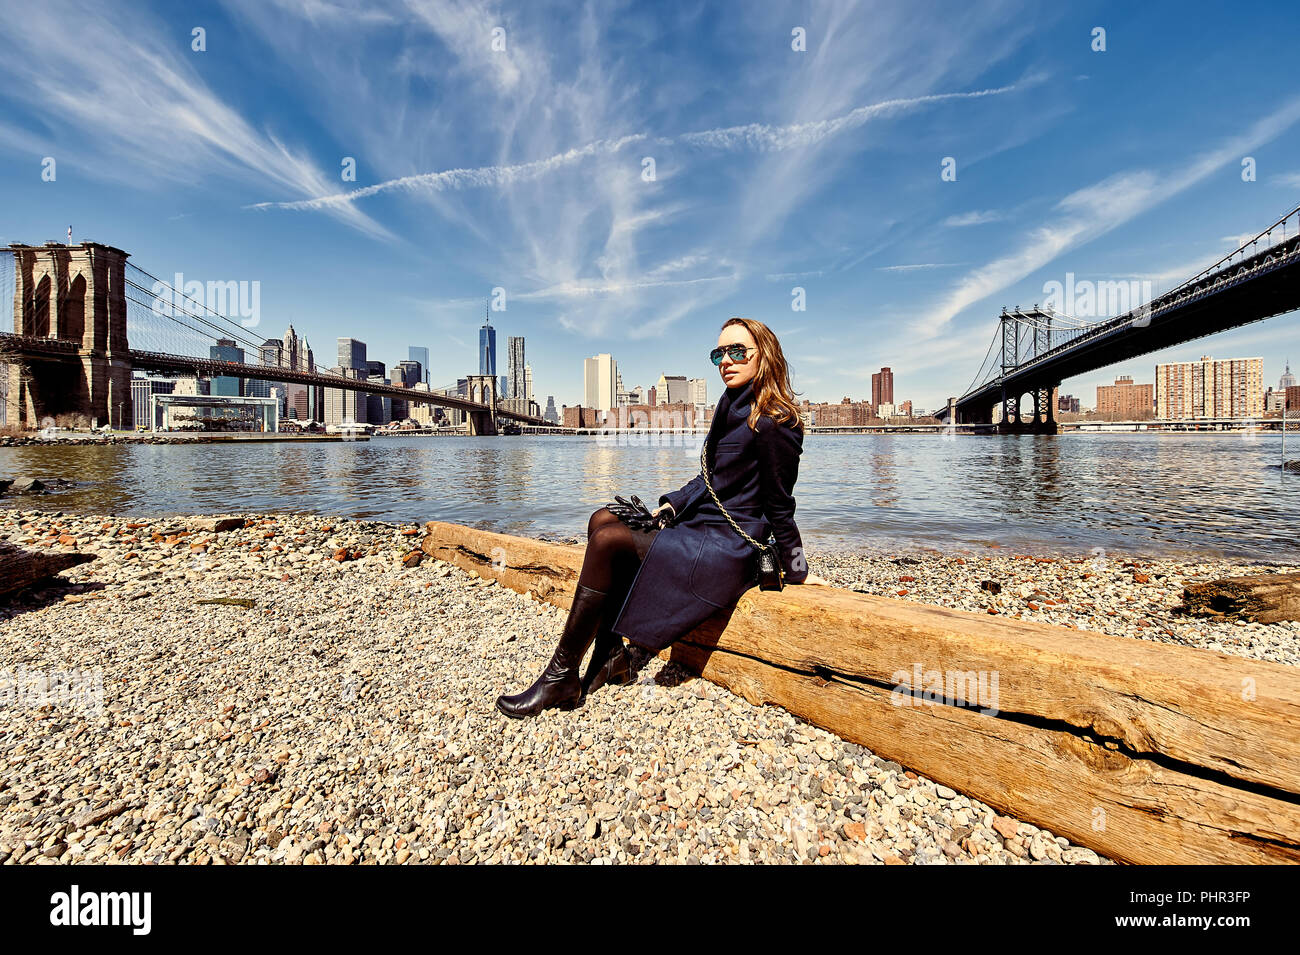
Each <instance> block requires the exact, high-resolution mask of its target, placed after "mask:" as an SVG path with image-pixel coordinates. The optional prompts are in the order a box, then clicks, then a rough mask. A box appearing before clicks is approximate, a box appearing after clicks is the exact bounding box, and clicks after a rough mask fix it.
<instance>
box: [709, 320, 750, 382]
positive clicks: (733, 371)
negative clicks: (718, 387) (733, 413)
mask: <svg viewBox="0 0 1300 955" xmlns="http://www.w3.org/2000/svg"><path fill="white" fill-rule="evenodd" d="M728 345H744V346H745V348H746V349H747V350H746V352H745V358H746V360H745V361H743V362H739V361H735V360H733V359H732V357H731V356H730V355H725V354H724V355H723V356H722V364H721V365H719V366H718V372H719V373H720V374H721V375H722V383H723V385H724V386H725V387H727V388H739V387H740V386H741V385H743V384H744V383H745V382H747V381H752V380H753V379H754V375H755V374H757V373H758V347H757V346H756V345H755V344H754V336H753V335H751V334H749V329H748V328H746V327H745V326H744V325H728V326H727V327H726V328H724V329H723V330H722V332H721V334H719V335H718V347H719V348H726V347H727V346H728Z"/></svg>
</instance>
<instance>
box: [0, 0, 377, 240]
mask: <svg viewBox="0 0 1300 955" xmlns="http://www.w3.org/2000/svg"><path fill="white" fill-rule="evenodd" d="M127 23H129V29H127V28H126V26H125V24H127ZM12 25H13V24H12V23H11V26H12ZM182 48H183V49H188V47H182ZM177 49H178V47H177V44H176V43H175V42H174V40H169V39H168V38H167V37H166V36H165V34H164V33H163V32H162V31H161V30H160V28H159V26H158V25H157V24H156V23H154V22H151V21H150V20H149V19H148V17H147V16H146V15H144V14H143V12H140V11H137V12H136V13H134V14H133V15H132V16H131V17H130V18H129V19H128V18H124V17H122V16H121V15H120V11H114V10H109V9H107V8H105V7H103V6H102V5H101V4H98V3H89V2H86V3H70V2H69V3H42V4H34V5H30V6H27V7H25V8H24V10H23V15H22V24H21V29H9V30H4V31H0V76H4V77H7V80H8V83H9V85H10V86H13V87H17V88H20V89H25V90H26V96H25V97H24V103H25V105H26V106H27V108H28V109H30V110H32V112H33V113H34V114H36V115H39V116H42V117H45V118H46V121H47V123H48V137H49V139H50V140H51V142H52V143H53V148H55V149H56V150H57V151H56V153H55V155H56V158H58V157H60V156H62V157H65V159H67V160H69V161H71V162H72V163H74V164H76V165H80V166H81V167H82V168H84V169H86V170H87V171H88V172H89V173H90V174H91V175H96V176H104V175H112V176H122V175H126V176H129V177H131V178H132V179H133V180H134V181H135V182H136V183H137V184H139V185H144V184H147V183H148V182H149V181H150V180H151V179H153V178H157V177H161V178H165V179H171V180H174V181H178V182H189V183H195V184H197V183H198V182H201V181H202V180H204V179H205V178H206V177H208V176H211V175H214V174H216V175H225V176H229V177H233V178H238V179H241V180H243V181H246V182H247V181H256V182H263V183H265V182H270V183H274V184H276V185H278V186H280V187H281V188H284V189H287V190H289V191H290V192H293V193H297V194H306V195H316V194H319V193H321V192H323V191H325V190H326V189H327V188H328V185H329V181H330V178H329V176H327V175H326V174H325V173H324V172H323V171H322V170H321V169H320V168H319V167H318V166H316V165H315V163H313V162H312V161H311V160H310V159H308V158H306V157H305V156H303V155H301V154H299V153H298V152H296V151H294V150H293V149H291V148H290V147H289V146H287V145H286V144H285V143H283V142H282V141H281V140H280V139H278V138H277V137H276V136H275V135H274V134H272V133H269V132H268V133H259V132H258V131H257V130H255V129H254V128H253V126H252V125H251V124H250V123H249V122H248V121H247V120H246V119H245V118H244V117H243V116H242V115H241V114H240V113H239V112H238V111H236V110H235V109H234V108H233V107H231V106H229V105H227V104H226V103H225V102H224V101H223V100H222V99H221V98H220V97H219V96H217V95H216V94H215V93H214V92H213V91H212V90H211V88H210V87H209V86H208V85H207V84H206V83H205V82H204V81H203V79H202V78H201V77H200V75H199V74H198V72H197V71H196V70H195V69H194V68H193V67H192V66H191V65H190V64H189V63H187V62H186V61H185V60H183V59H182V58H181V57H180V55H179V54H178V53H177ZM332 212H333V214H334V215H336V216H337V217H338V218H339V219H340V220H342V221H344V222H346V223H347V224H348V225H350V226H352V227H354V228H356V229H359V230H360V231H362V232H364V233H366V234H368V235H371V236H375V237H377V238H385V239H391V238H394V236H393V235H392V233H390V232H389V231H388V230H387V229H386V228H384V227H383V226H381V225H379V224H378V223H377V222H375V221H373V220H372V219H370V218H369V217H368V216H366V215H364V214H362V213H361V212H359V211H357V210H355V209H338V210H332Z"/></svg>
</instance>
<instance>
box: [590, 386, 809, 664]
mask: <svg viewBox="0 0 1300 955" xmlns="http://www.w3.org/2000/svg"><path fill="white" fill-rule="evenodd" d="M753 400H754V391H753V383H752V382H746V383H745V384H744V385H741V386H740V387H739V388H727V389H726V390H725V392H724V394H723V396H722V397H721V398H719V399H718V406H717V408H716V409H715V411H714V414H713V422H712V424H711V425H710V427H709V434H708V436H707V437H706V438H705V447H706V448H707V452H706V454H707V458H706V459H707V460H708V462H709V480H710V482H711V483H712V484H713V490H714V492H715V493H716V494H717V495H718V498H719V499H720V500H721V501H722V503H723V505H724V506H725V507H726V509H727V511H728V513H730V514H731V516H732V518H733V519H734V520H735V522H736V523H737V524H739V525H740V526H741V527H743V528H744V529H745V533H746V534H748V535H749V536H750V537H753V538H754V539H755V540H757V541H759V542H760V543H766V541H767V539H768V537H769V535H771V536H775V538H776V542H777V549H778V551H779V552H780V555H781V565H782V570H783V576H784V580H785V582H786V583H793V584H797V583H802V582H803V580H804V578H805V577H807V576H808V567H807V563H806V560H805V558H804V554H803V541H802V539H801V538H800V536H799V528H798V527H797V526H796V525H795V522H794V497H793V495H792V491H793V490H794V484H795V480H796V479H797V478H798V476H799V455H800V454H802V453H803V432H802V431H800V430H798V429H796V428H794V427H792V426H791V425H790V424H789V423H785V424H777V422H776V421H775V420H774V419H773V418H771V417H770V416H768V415H762V416H760V417H759V419H758V421H757V422H756V427H757V428H758V431H757V432H755V431H754V430H752V429H751V428H750V427H749V424H748V421H747V419H748V417H749V412H750V410H751V407H752V404H753ZM659 503H660V504H665V503H666V504H670V505H672V507H673V510H674V511H675V512H676V514H677V517H676V519H675V520H674V522H673V523H672V524H671V525H669V526H668V527H665V528H663V529H662V530H660V531H659V533H658V534H656V535H655V538H654V540H653V541H652V542H651V543H650V549H649V550H648V551H647V552H646V556H645V559H644V560H643V561H642V562H641V566H640V568H639V569H638V571H637V576H636V579H635V580H634V581H633V583H632V586H631V588H630V589H629V591H628V594H627V598H626V599H625V600H624V601H623V606H622V608H621V609H620V610H619V612H618V616H617V617H616V618H615V620H614V623H613V625H612V626H611V628H610V629H611V630H612V631H613V632H614V633H616V634H618V635H620V636H623V637H627V638H628V639H629V640H631V641H633V642H634V643H637V644H640V645H641V646H644V647H648V648H650V649H654V650H661V649H663V648H664V647H666V646H668V645H669V644H670V643H672V642H673V641H674V640H677V639H678V638H679V637H682V636H685V635H686V634H688V633H690V632H691V631H692V630H694V629H695V628H696V627H697V626H699V625H700V624H701V623H703V622H704V621H705V620H707V619H708V618H709V617H711V616H712V615H713V614H714V613H716V612H717V611H718V610H719V609H721V608H724V607H729V606H731V605H732V604H734V603H735V602H736V600H738V599H739V598H740V595H741V594H743V593H744V592H745V591H746V590H748V589H749V588H750V587H754V586H757V584H758V579H757V577H758V550H757V549H756V548H755V547H754V545H753V544H751V543H749V541H747V540H745V539H744V538H743V537H741V536H740V535H739V534H737V533H736V529H735V528H734V527H732V526H731V525H730V524H729V523H727V519H726V518H725V517H723V516H722V512H721V511H719V510H718V507H717V505H716V504H715V503H714V502H713V498H712V496H710V494H709V491H708V488H707V487H705V485H704V478H703V476H701V475H698V474H697V475H696V476H695V477H694V478H692V479H691V480H690V481H689V482H687V484H686V485H685V486H684V487H682V488H681V489H679V490H677V491H673V492H672V493H669V494H664V495H662V496H661V497H660V498H659Z"/></svg>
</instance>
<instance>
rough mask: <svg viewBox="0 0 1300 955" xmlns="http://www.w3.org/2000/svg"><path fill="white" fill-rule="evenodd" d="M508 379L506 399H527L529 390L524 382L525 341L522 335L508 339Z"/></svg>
mask: <svg viewBox="0 0 1300 955" xmlns="http://www.w3.org/2000/svg"><path fill="white" fill-rule="evenodd" d="M506 378H507V379H509V380H508V382H507V387H508V388H509V390H508V391H507V392H506V397H510V398H527V397H528V389H527V386H526V383H525V381H524V339H523V336H522V335H511V336H510V337H509V338H507V339H506Z"/></svg>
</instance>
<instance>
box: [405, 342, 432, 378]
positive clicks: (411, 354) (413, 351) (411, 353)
mask: <svg viewBox="0 0 1300 955" xmlns="http://www.w3.org/2000/svg"><path fill="white" fill-rule="evenodd" d="M406 357H407V359H408V360H409V361H418V362H419V363H420V374H421V376H422V377H421V378H420V380H421V381H423V382H424V383H425V384H426V385H427V384H429V349H427V348H419V347H417V346H415V345H411V346H410V347H408V348H407V349H406ZM409 387H411V388H414V387H415V382H411V384H410V386H409Z"/></svg>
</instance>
